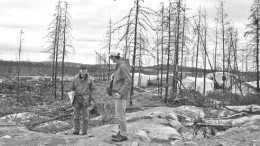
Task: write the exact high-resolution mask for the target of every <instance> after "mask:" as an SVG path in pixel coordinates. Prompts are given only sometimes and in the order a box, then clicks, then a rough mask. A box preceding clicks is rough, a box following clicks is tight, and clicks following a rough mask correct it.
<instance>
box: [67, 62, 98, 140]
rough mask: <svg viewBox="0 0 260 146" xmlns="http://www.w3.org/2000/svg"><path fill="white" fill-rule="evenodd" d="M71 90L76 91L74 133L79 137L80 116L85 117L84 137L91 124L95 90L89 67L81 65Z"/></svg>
mask: <svg viewBox="0 0 260 146" xmlns="http://www.w3.org/2000/svg"><path fill="white" fill-rule="evenodd" d="M70 89H71V90H72V91H75V98H74V101H73V103H72V104H73V107H74V132H73V134H75V135H79V131H80V120H79V118H80V115H81V113H82V116H83V125H82V135H86V134H87V130H88V124H89V108H88V107H89V106H90V105H91V100H93V96H92V92H93V90H94V89H95V85H94V81H93V79H92V78H91V77H90V76H89V74H88V71H87V67H86V66H85V65H81V66H80V68H79V74H78V75H77V76H76V77H75V78H74V79H73V81H72V83H71V87H70Z"/></svg>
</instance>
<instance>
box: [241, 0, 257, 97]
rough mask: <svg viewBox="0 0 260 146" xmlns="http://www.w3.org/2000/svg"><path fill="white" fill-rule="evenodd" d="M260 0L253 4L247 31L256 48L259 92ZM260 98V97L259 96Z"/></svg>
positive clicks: (252, 45) (255, 0) (253, 46)
mask: <svg viewBox="0 0 260 146" xmlns="http://www.w3.org/2000/svg"><path fill="white" fill-rule="evenodd" d="M259 3H260V2H259V0H254V3H253V4H252V6H251V15H250V17H249V19H250V24H248V25H247V28H248V29H249V30H248V31H247V32H246V33H245V36H246V37H251V40H250V42H252V43H253V44H251V47H252V48H254V49H253V51H254V53H253V54H255V62H256V63H255V64H256V81H257V91H258V93H259V91H260V89H259V88H260V87H259V29H260V24H259V19H260V10H259V8H260V4H259ZM259 98H260V97H259Z"/></svg>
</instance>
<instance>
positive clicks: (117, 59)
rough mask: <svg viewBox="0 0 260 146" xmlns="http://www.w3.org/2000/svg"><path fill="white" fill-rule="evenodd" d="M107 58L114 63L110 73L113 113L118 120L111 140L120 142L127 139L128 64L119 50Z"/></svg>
mask: <svg viewBox="0 0 260 146" xmlns="http://www.w3.org/2000/svg"><path fill="white" fill-rule="evenodd" d="M109 58H110V59H111V60H112V61H113V62H114V63H116V70H115V72H114V73H113V75H112V78H113V87H112V94H113V95H112V96H113V97H114V98H115V114H116V117H117V119H118V122H119V132H118V133H117V134H116V135H112V137H113V139H112V141H115V142H121V141H125V140H127V125H126V124H127V123H126V111H125V109H126V101H127V100H129V98H130V90H131V85H132V81H131V75H130V66H129V63H127V62H126V60H125V59H123V58H121V56H120V52H117V51H113V52H111V53H110V54H109Z"/></svg>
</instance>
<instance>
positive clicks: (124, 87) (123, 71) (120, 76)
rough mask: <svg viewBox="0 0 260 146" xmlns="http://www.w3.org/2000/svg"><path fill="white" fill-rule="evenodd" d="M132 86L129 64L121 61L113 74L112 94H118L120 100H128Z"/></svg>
mask: <svg viewBox="0 0 260 146" xmlns="http://www.w3.org/2000/svg"><path fill="white" fill-rule="evenodd" d="M131 86H132V79H131V75H130V66H129V64H128V63H127V62H126V61H124V60H121V61H120V62H119V63H118V64H117V67H116V71H115V72H114V74H113V88H112V91H113V93H117V92H118V93H119V94H120V95H121V99H128V98H129V97H130V96H129V95H130V91H131Z"/></svg>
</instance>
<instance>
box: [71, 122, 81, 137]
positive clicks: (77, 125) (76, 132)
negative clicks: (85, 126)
mask: <svg viewBox="0 0 260 146" xmlns="http://www.w3.org/2000/svg"><path fill="white" fill-rule="evenodd" d="M79 128H80V121H79V119H74V132H73V134H74V135H79Z"/></svg>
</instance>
